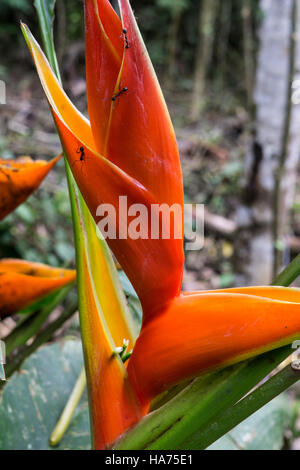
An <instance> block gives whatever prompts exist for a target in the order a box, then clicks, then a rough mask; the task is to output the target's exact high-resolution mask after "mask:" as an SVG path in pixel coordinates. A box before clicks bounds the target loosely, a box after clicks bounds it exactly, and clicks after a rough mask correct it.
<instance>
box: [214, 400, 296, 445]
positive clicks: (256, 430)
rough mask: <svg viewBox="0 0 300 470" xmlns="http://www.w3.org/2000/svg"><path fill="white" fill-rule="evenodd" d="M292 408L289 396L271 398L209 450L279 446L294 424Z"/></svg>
mask: <svg viewBox="0 0 300 470" xmlns="http://www.w3.org/2000/svg"><path fill="white" fill-rule="evenodd" d="M292 421H293V408H292V405H291V402H290V400H289V399H288V397H286V396H284V395H283V396H280V397H277V398H275V399H274V400H272V401H271V402H270V403H268V404H267V405H266V406H264V407H263V408H261V409H260V410H258V411H257V412H256V413H254V414H253V415H252V416H250V418H248V419H246V420H245V421H243V423H241V424H240V425H239V426H237V427H235V428H234V429H233V430H232V431H231V432H230V433H228V434H226V435H225V436H223V437H222V438H221V439H219V440H218V441H216V442H215V443H214V444H212V445H211V446H210V447H208V450H280V449H282V447H283V444H284V433H285V431H286V430H287V429H288V428H289V427H290V426H291V425H292Z"/></svg>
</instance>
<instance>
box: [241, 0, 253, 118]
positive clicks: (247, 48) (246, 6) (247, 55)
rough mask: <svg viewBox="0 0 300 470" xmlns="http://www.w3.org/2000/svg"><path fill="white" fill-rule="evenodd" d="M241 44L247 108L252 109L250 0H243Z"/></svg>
mask: <svg viewBox="0 0 300 470" xmlns="http://www.w3.org/2000/svg"><path fill="white" fill-rule="evenodd" d="M242 18H243V45H244V64H245V81H246V92H247V103H248V109H249V111H250V112H251V113H252V111H253V86H254V39H253V9H252V1H251V0H243V5H242Z"/></svg>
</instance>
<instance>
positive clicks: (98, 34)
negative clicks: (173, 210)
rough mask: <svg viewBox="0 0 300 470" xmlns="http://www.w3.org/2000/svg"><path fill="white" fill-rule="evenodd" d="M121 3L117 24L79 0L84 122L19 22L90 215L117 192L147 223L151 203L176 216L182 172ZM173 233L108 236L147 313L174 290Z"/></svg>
mask: <svg viewBox="0 0 300 470" xmlns="http://www.w3.org/2000/svg"><path fill="white" fill-rule="evenodd" d="M120 7H121V12H122V22H121V21H120V19H119V18H118V16H117V15H116V13H115V12H114V10H113V9H112V7H111V5H110V3H109V1H108V0H98V1H96V0H86V2H85V16H86V63H87V98H88V108H89V115H90V119H91V124H90V123H89V121H87V120H86V119H85V118H84V116H82V115H81V114H80V113H79V111H78V110H77V109H76V108H75V107H74V106H73V105H72V103H71V102H70V101H69V99H68V98H67V96H66V95H65V93H64V92H63V90H62V89H61V87H60V85H59V83H58V81H57V79H56V78H55V76H54V74H53V72H52V70H51V68H50V66H49V64H48V62H47V60H46V58H45V56H44V54H43V53H42V51H41V49H40V48H39V46H38V44H37V42H36V41H35V39H34V38H33V36H32V35H31V33H30V31H29V30H28V28H27V27H26V26H25V25H22V28H23V33H24V35H25V38H26V41H27V43H28V45H29V48H30V51H31V53H32V56H33V59H34V61H35V64H36V67H37V70H38V73H39V76H40V79H41V82H42V85H43V87H44V90H45V92H46V95H47V98H48V101H49V104H50V106H51V109H52V112H53V116H54V119H55V122H56V125H57V128H58V131H59V134H60V137H61V141H62V144H63V147H64V150H65V152H66V155H67V157H68V161H69V164H70V167H71V170H72V172H73V174H74V177H75V179H76V182H77V184H78V186H79V189H80V191H81V193H82V195H83V197H84V198H85V201H86V203H87V205H88V207H89V209H90V212H91V214H92V216H93V217H94V219H95V220H96V222H97V219H98V217H97V208H98V206H99V205H100V204H102V203H106V204H107V203H108V204H112V205H113V206H114V207H115V209H116V211H117V213H119V196H124V195H126V196H127V197H128V201H127V202H128V206H133V205H134V204H143V206H144V207H145V208H147V210H148V214H149V221H148V226H151V220H150V216H151V214H150V212H151V207H154V205H155V204H157V205H159V204H162V203H167V204H168V205H169V206H172V205H173V204H177V205H178V206H179V207H180V208H181V209H182V210H181V214H182V215H181V218H183V186H182V174H181V167H180V161H179V155H178V149H177V143H176V138H175V134H174V130H173V127H172V124H171V120H170V117H169V114H168V111H167V107H166V104H165V102H164V99H163V96H162V93H161V90H160V88H159V85H158V82H157V79H156V76H155V73H154V71H153V68H152V65H151V62H150V60H149V57H148V54H147V52H146V49H145V46H144V44H143V42H142V39H141V36H140V33H139V31H138V28H137V25H136V21H135V18H134V16H133V13H132V10H131V8H130V5H129V2H128V0H121V1H120ZM123 30H124V31H125V30H126V33H124V32H123ZM125 34H126V40H127V41H126V40H125ZM125 90H126V91H125ZM182 226H183V224H182ZM124 230H125V231H126V232H127V222H126V221H120V222H119V221H117V231H120V232H121V231H123V232H124ZM173 232H174V230H172V228H171V240H170V239H169V240H162V239H161V237H159V238H160V239H154V238H150V237H148V238H147V239H142V238H140V239H138V240H132V239H131V238H130V237H126V236H125V237H124V238H125V239H122V238H123V237H121V236H120V237H119V238H117V239H116V240H114V239H107V241H108V243H109V246H110V248H111V249H112V251H113V252H114V254H115V255H116V258H117V259H118V261H119V262H120V264H121V265H122V268H123V269H124V271H125V272H126V274H127V275H128V277H129V279H130V280H131V282H132V284H133V285H134V287H135V290H136V291H137V293H138V295H139V298H140V300H141V303H142V305H143V311H144V316H145V317H147V318H148V317H150V316H151V315H153V314H154V312H156V311H159V310H162V309H163V308H164V306H165V305H167V303H168V302H169V301H170V300H171V299H172V298H173V297H174V296H176V295H178V294H179V292H180V288H181V282H182V273H183V264H184V254H183V243H182V239H183V227H182V230H181V236H180V237H178V239H176V237H175V236H173ZM158 275H159V282H158Z"/></svg>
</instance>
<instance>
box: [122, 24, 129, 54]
mask: <svg viewBox="0 0 300 470" xmlns="http://www.w3.org/2000/svg"><path fill="white" fill-rule="evenodd" d="M122 32H123V34H124V39H125V49H129V48H130V43H129V41H128V37H127V29H125V28H123V29H122Z"/></svg>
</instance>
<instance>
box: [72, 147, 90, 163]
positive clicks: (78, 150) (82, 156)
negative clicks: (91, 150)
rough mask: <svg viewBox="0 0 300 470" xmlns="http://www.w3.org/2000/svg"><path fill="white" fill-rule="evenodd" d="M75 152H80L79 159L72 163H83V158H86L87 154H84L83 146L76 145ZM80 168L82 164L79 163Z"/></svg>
mask: <svg viewBox="0 0 300 470" xmlns="http://www.w3.org/2000/svg"><path fill="white" fill-rule="evenodd" d="M76 153H80V157H79V160H75V162H73V165H75V163H77V162H81V163H84V162H85V160H86V159H87V156H86V154H85V150H84V147H82V146H78V148H77V150H76ZM81 168H82V165H81Z"/></svg>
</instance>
